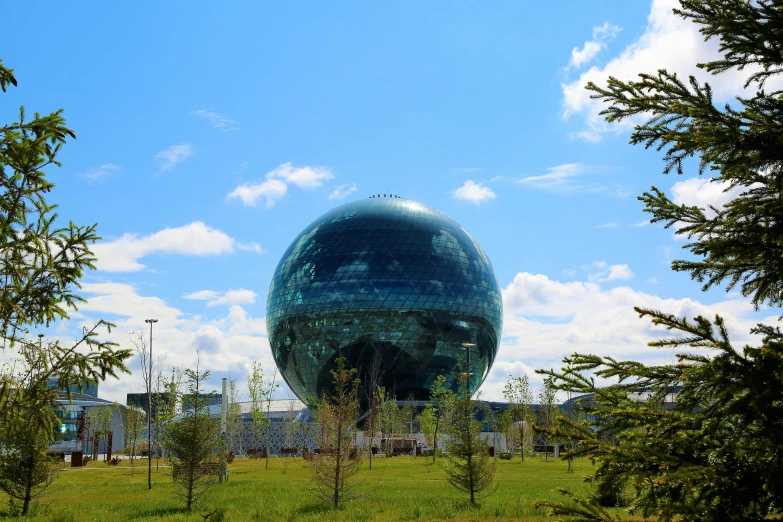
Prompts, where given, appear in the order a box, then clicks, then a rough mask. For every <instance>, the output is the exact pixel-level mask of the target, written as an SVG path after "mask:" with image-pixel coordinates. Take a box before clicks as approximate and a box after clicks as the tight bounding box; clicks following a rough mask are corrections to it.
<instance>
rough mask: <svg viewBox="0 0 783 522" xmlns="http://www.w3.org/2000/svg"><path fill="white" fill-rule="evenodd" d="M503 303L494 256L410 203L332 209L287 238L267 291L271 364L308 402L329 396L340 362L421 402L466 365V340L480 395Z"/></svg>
mask: <svg viewBox="0 0 783 522" xmlns="http://www.w3.org/2000/svg"><path fill="white" fill-rule="evenodd" d="M502 306H503V305H502V302H501V294H500V290H499V288H498V284H497V280H496V279H495V274H494V272H493V270H492V265H491V263H490V262H489V259H488V258H487V256H486V255H485V254H484V252H483V251H482V250H481V247H479V245H478V243H476V241H475V240H474V239H473V238H472V237H471V236H470V235H469V234H468V233H467V232H466V231H465V230H464V229H462V227H460V226H459V225H458V224H457V223H455V222H454V221H453V220H451V219H450V218H449V217H447V216H446V215H444V214H442V213H440V212H438V211H436V210H434V209H432V208H430V207H428V206H426V205H423V204H421V203H418V202H416V201H411V200H406V199H403V198H397V197H377V196H376V197H374V198H369V199H365V200H361V201H356V202H353V203H348V204H346V205H343V206H341V207H338V208H335V209H333V210H332V211H330V212H328V213H326V214H324V215H323V216H321V217H320V218H318V219H317V220H316V221H314V222H313V223H312V224H310V225H309V226H308V227H307V228H306V229H305V230H304V231H303V232H302V233H301V234H300V235H299V236H298V237H297V238H296V239H295V240H294V241H293V242H292V244H291V246H290V247H289V248H288V250H287V251H286V252H285V254H284V255H283V257H282V259H281V260H280V263H279V265H278V267H277V270H276V271H275V274H274V277H273V280H272V284H271V287H270V289H269V296H268V300H267V327H268V331H269V339H270V344H271V346H272V355H273V356H274V359H275V362H276V363H277V365H278V367H279V369H280V371H281V373H282V375H283V377H284V378H285V380H286V382H287V383H288V384H289V386H290V387H291V389H292V390H293V391H294V392H295V393H296V394H297V396H298V397H299V398H300V399H302V400H303V401H305V402H308V403H310V404H312V402H313V399H315V398H317V397H320V396H321V395H322V394H323V393H324V392H325V391H327V390H329V388H330V384H331V378H332V377H331V374H330V370H331V369H333V365H334V360H335V359H336V358H338V357H340V356H343V357H346V358H347V360H348V362H349V364H350V365H351V366H353V367H356V368H358V369H359V374H360V375H359V377H360V379H361V380H362V383H363V385H364V386H365V387H366V385H367V382H368V380H369V379H368V376H369V374H370V372H371V370H372V368H373V367H377V368H378V371H379V372H380V374H381V384H382V386H384V387H385V388H386V389H387V390H388V391H389V392H390V393H393V394H394V395H396V396H397V398H398V399H405V398H407V397H408V396H410V395H413V396H414V397H415V398H416V399H418V400H427V399H429V389H430V387H431V385H432V383H433V381H434V380H435V378H436V377H437V376H438V375H446V376H447V377H448V378H449V379H450V374H451V373H452V372H454V371H455V370H456V368H457V365H458V364H459V361H460V360H464V359H465V355H466V351H465V348H464V347H462V343H466V342H470V343H476V346H475V347H474V348H472V349H471V366H472V368H473V372H472V373H473V378H472V382H471V386H472V388H473V390H476V389H477V388H478V387H479V385H480V384H481V382H482V381H483V380H484V378H485V377H486V375H487V373H488V371H489V368H490V367H491V365H492V362H493V361H494V359H495V355H496V354H497V349H498V344H499V341H500V334H501V329H502ZM449 384H450V385H451V386H452V387H455V386H456V383H454V382H452V381H451V380H449ZM364 389H366V388H364ZM364 399H365V400H366V395H365V397H364Z"/></svg>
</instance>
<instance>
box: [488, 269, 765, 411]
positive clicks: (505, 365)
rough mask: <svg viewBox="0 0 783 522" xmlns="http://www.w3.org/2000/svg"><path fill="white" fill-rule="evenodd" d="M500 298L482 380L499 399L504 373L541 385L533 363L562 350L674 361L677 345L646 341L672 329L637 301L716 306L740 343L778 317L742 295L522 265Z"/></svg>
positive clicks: (555, 361) (553, 361) (669, 308)
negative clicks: (642, 311)
mask: <svg viewBox="0 0 783 522" xmlns="http://www.w3.org/2000/svg"><path fill="white" fill-rule="evenodd" d="M503 304H504V318H503V339H502V342H501V347H500V351H499V352H498V357H497V359H496V361H495V364H494V365H493V367H492V370H491V371H490V373H489V375H488V377H487V379H486V381H485V382H484V385H483V386H482V388H481V389H482V392H483V394H484V396H485V397H486V398H487V399H490V400H492V399H495V400H502V391H503V385H504V384H505V382H506V380H507V379H508V375H509V374H512V375H519V374H520V372H521V371H525V372H526V373H527V374H528V376H529V377H530V378H531V381H532V382H533V383H534V385H535V386H540V384H541V376H539V375H535V374H533V373H532V372H533V370H534V369H538V368H546V369H548V368H560V367H561V366H562V364H561V361H562V359H563V357H565V356H567V355H570V354H572V353H573V352H580V353H592V354H597V355H609V356H612V357H616V358H619V359H622V360H636V361H641V362H644V363H647V364H666V363H671V362H674V360H675V359H674V353H675V351H674V350H671V349H660V348H653V347H650V346H647V343H648V342H650V341H652V340H655V339H660V338H663V337H669V336H671V333H670V332H668V331H666V330H665V329H664V328H662V327H655V326H653V325H652V324H651V323H650V321H649V320H648V319H640V318H639V316H638V314H637V313H636V312H635V311H634V310H633V307H634V306H640V307H644V308H652V309H656V310H661V311H664V312H667V313H671V314H674V315H675V316H677V317H683V316H684V317H689V318H693V317H695V316H697V315H703V316H705V317H708V318H714V316H715V314H716V313H720V314H721V315H722V316H723V317H724V318H725V319H726V324H727V326H728V328H729V332H730V334H731V337H732V339H733V341H734V342H735V343H736V345H737V346H741V345H742V343H745V342H753V340H752V338H751V337H750V336H749V334H748V331H749V330H750V328H751V326H753V325H755V324H756V323H757V322H760V321H762V320H763V322H767V323H768V324H776V322H777V318H776V317H773V316H769V317H763V316H761V317H760V316H759V315H758V314H754V312H753V307H752V306H751V305H750V304H748V302H747V301H745V300H741V299H729V300H726V301H723V302H719V303H715V304H712V305H705V304H702V303H700V302H699V301H696V300H693V299H690V298H682V299H664V298H661V297H658V296H656V295H652V294H649V293H645V292H640V291H637V290H634V289H632V288H629V287H627V286H624V287H616V288H611V289H603V288H601V286H599V285H598V284H595V283H591V282H580V281H575V282H565V283H563V282H559V281H554V280H551V279H549V278H548V277H547V276H545V275H543V274H530V273H526V272H520V273H518V274H517V275H516V276H515V277H514V279H513V281H511V282H510V283H509V284H508V286H506V287H505V288H504V289H503ZM678 351H681V350H678Z"/></svg>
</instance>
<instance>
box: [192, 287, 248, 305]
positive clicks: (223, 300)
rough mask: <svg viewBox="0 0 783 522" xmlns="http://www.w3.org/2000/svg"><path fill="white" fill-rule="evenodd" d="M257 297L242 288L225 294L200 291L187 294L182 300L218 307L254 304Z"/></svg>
mask: <svg viewBox="0 0 783 522" xmlns="http://www.w3.org/2000/svg"><path fill="white" fill-rule="evenodd" d="M257 296H258V294H256V293H255V292H254V291H252V290H246V289H244V288H240V289H238V290H229V291H227V292H224V293H219V292H215V291H214V290H199V291H198V292H193V293H190V294H185V295H183V296H182V298H183V299H195V300H198V301H207V306H218V305H225V304H228V305H238V304H252V303H255V302H256V297H257Z"/></svg>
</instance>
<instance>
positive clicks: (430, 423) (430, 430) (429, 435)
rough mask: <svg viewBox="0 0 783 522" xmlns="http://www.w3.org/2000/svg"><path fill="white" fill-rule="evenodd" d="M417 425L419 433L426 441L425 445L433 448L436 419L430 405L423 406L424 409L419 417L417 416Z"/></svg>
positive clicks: (433, 409)
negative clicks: (419, 427)
mask: <svg viewBox="0 0 783 522" xmlns="http://www.w3.org/2000/svg"><path fill="white" fill-rule="evenodd" d="M419 424H420V425H421V432H422V433H423V434H424V437H425V439H426V440H427V445H428V446H430V447H431V448H432V447H434V444H435V440H434V439H435V427H436V424H437V419H436V418H435V408H434V407H433V406H432V404H431V403H430V404H426V405H424V409H423V410H422V412H421V415H419ZM433 452H434V450H433Z"/></svg>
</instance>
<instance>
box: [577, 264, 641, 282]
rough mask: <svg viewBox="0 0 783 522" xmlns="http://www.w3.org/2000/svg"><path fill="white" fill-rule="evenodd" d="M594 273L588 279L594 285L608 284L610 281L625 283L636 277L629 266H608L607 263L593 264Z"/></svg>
mask: <svg viewBox="0 0 783 522" xmlns="http://www.w3.org/2000/svg"><path fill="white" fill-rule="evenodd" d="M593 268H594V269H595V271H594V272H591V273H590V274H589V275H588V276H587V279H588V281H591V282H593V283H607V282H609V281H624V280H626V279H632V278H633V277H634V274H633V272H632V271H631V269H630V268H629V267H628V265H608V264H607V263H606V262H605V261H596V262H595V263H593Z"/></svg>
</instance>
